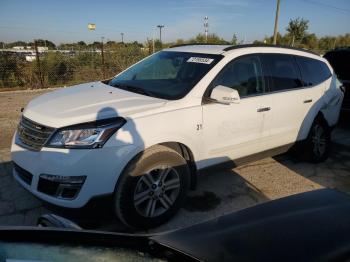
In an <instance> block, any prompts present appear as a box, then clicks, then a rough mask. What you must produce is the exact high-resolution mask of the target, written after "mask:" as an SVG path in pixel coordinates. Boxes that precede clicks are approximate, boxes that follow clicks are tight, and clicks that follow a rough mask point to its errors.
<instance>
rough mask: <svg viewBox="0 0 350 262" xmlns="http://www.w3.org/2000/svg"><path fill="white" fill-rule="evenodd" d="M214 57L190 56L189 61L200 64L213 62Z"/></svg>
mask: <svg viewBox="0 0 350 262" xmlns="http://www.w3.org/2000/svg"><path fill="white" fill-rule="evenodd" d="M213 61H214V59H212V58H205V57H190V58H189V59H188V60H187V62H189V63H200V64H208V65H209V64H211V62H213Z"/></svg>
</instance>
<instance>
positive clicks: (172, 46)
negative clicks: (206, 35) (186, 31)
mask: <svg viewBox="0 0 350 262" xmlns="http://www.w3.org/2000/svg"><path fill="white" fill-rule="evenodd" d="M190 45H225V46H226V45H230V44H208V43H192V44H178V45H171V46H169V47H168V48H174V47H180V46H190Z"/></svg>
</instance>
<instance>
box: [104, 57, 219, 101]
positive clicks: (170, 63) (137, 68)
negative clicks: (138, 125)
mask: <svg viewBox="0 0 350 262" xmlns="http://www.w3.org/2000/svg"><path fill="white" fill-rule="evenodd" d="M221 58H222V56H221V55H211V54H199V53H187V52H172V51H162V52H159V53H156V54H154V55H152V56H150V57H148V58H146V59H145V60H143V61H141V62H140V63H138V64H136V65H134V66H132V67H130V68H129V69H127V70H126V71H124V72H123V73H121V74H119V75H118V76H116V77H115V78H113V79H112V80H111V81H109V83H108V84H109V85H111V86H114V87H117V88H121V89H125V90H128V91H132V92H136V93H141V94H144V95H149V96H153V97H158V98H164V99H170V100H173V99H179V98H181V97H183V96H185V95H186V94H187V93H188V92H189V91H190V90H191V89H192V88H193V87H194V86H195V85H196V84H197V83H198V82H199V80H201V79H202V78H203V77H204V76H205V75H206V74H207V73H208V72H209V70H210V69H211V68H213V66H214V65H215V64H216V63H217V62H218V61H220V59H221Z"/></svg>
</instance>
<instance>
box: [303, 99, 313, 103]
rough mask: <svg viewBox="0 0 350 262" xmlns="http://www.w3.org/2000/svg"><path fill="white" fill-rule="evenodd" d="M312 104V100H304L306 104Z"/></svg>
mask: <svg viewBox="0 0 350 262" xmlns="http://www.w3.org/2000/svg"><path fill="white" fill-rule="evenodd" d="M311 102H312V99H306V100H304V104H307V103H311Z"/></svg>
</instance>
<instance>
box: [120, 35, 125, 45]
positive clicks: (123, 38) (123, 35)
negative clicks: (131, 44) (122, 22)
mask: <svg viewBox="0 0 350 262" xmlns="http://www.w3.org/2000/svg"><path fill="white" fill-rule="evenodd" d="M120 35H121V36H122V43H124V33H120Z"/></svg>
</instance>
